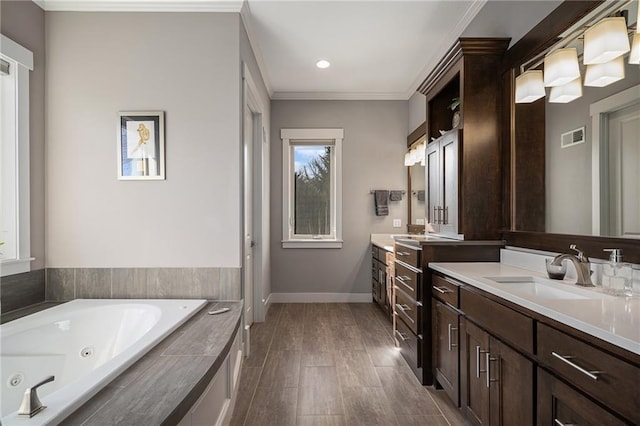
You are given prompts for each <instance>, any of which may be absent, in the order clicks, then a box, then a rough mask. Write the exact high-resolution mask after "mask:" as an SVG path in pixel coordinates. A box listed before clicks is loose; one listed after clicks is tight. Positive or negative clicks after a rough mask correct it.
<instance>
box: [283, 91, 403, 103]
mask: <svg viewBox="0 0 640 426" xmlns="http://www.w3.org/2000/svg"><path fill="white" fill-rule="evenodd" d="M271 99H272V100H283V101H284V100H290V101H291V100H305V101H406V100H408V99H409V97H408V96H407V94H406V93H404V92H387V93H377V92H273V94H272V95H271Z"/></svg>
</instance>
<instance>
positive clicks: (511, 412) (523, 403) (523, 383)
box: [484, 336, 534, 426]
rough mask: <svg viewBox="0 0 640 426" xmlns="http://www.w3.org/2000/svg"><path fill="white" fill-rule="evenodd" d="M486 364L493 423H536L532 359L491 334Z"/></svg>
mask: <svg viewBox="0 0 640 426" xmlns="http://www.w3.org/2000/svg"><path fill="white" fill-rule="evenodd" d="M484 365H485V370H486V373H485V379H486V386H487V387H488V388H489V400H490V414H489V418H490V420H491V425H494V426H495V425H504V426H510V425H530V424H533V419H534V416H533V404H534V398H533V368H534V367H533V362H531V361H529V360H528V359H527V358H525V357H524V356H522V355H520V354H519V353H518V352H516V351H515V350H513V349H511V348H510V347H509V346H507V345H505V344H504V343H502V342H501V341H500V340H498V339H496V338H495V337H493V336H490V337H489V352H488V353H486V354H485V362H484Z"/></svg>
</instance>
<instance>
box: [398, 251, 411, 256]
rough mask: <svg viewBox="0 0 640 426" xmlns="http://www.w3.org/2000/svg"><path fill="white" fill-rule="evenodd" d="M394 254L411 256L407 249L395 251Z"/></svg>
mask: <svg viewBox="0 0 640 426" xmlns="http://www.w3.org/2000/svg"><path fill="white" fill-rule="evenodd" d="M396 256H400V257H402V256H411V253H409V252H408V251H399V252H396Z"/></svg>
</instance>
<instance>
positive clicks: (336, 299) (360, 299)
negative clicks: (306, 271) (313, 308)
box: [269, 293, 373, 303]
mask: <svg viewBox="0 0 640 426" xmlns="http://www.w3.org/2000/svg"><path fill="white" fill-rule="evenodd" d="M269 299H271V300H270V303H371V302H372V301H373V298H372V296H371V293H271V294H270V295H269Z"/></svg>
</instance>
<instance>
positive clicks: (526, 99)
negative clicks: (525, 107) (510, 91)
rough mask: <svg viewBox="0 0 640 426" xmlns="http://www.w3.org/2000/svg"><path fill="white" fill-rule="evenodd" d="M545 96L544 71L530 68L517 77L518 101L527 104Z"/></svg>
mask: <svg viewBox="0 0 640 426" xmlns="http://www.w3.org/2000/svg"><path fill="white" fill-rule="evenodd" d="M544 96H545V91H544V80H543V77H542V71H540V70H528V71H525V72H523V73H522V74H520V75H519V76H517V77H516V103H518V104H527V103H531V102H534V101H537V100H538V99H540V98H542V97H544Z"/></svg>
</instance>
